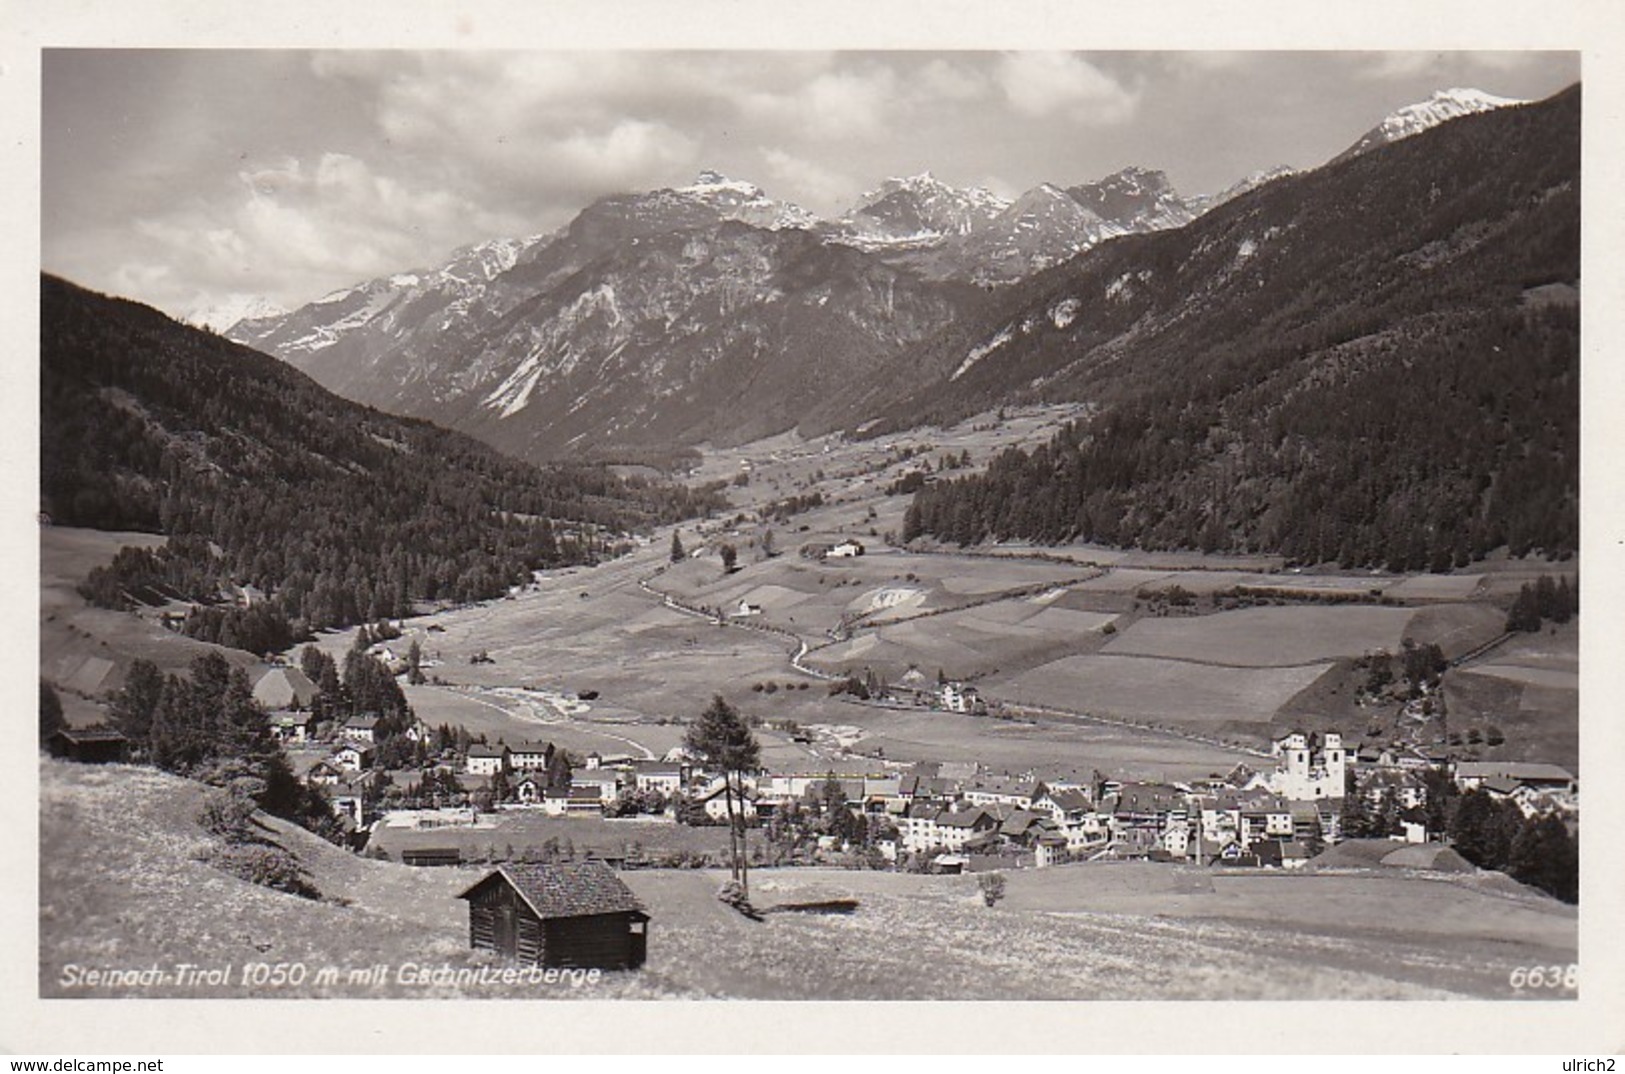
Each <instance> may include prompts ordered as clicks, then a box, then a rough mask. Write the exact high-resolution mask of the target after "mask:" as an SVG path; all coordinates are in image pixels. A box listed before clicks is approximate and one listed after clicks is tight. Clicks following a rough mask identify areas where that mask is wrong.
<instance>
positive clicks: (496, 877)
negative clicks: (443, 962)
mask: <svg viewBox="0 0 1625 1074" xmlns="http://www.w3.org/2000/svg"><path fill="white" fill-rule="evenodd" d="M457 897H458V898H460V899H466V900H468V934H469V945H470V946H471V947H473V948H476V949H479V950H486V951H495V952H496V953H497V954H499V955H502V956H504V957H507V958H510V959H514V960H515V961H518V962H523V963H529V964H531V965H536V966H572V967H586V968H597V969H606V970H624V969H636V968H638V967H639V966H641V965H643V963H644V960H645V959H646V958H647V956H648V925H649V914H648V912H647V911H646V910H645V909H644V908H643V904H642V903H640V902H639V901H638V898H637V896H636V895H634V894H633V893H632V890H631V889H630V888H628V887H627V886H626V885H625V884H624V883H622V882H621V879H620V878H619V877H617V876H616V875H615V874H614V872H613V871H611V870H610V868H609V866H607V865H605V864H604V863H603V862H601V861H587V862H579V863H575V864H568V865H565V864H558V865H528V864H520V863H507V864H503V865H500V866H498V867H497V868H496V869H495V870H493V871H492V872H490V873H488V874H486V876H485V877H484V878H482V879H481V880H480V881H478V882H477V883H475V884H474V885H473V886H472V887H470V888H468V889H467V890H466V891H464V892H463V893H462V894H460V895H459V896H457Z"/></svg>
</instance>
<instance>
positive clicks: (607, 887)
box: [458, 861, 644, 921]
mask: <svg viewBox="0 0 1625 1074" xmlns="http://www.w3.org/2000/svg"><path fill="white" fill-rule="evenodd" d="M498 877H500V878H502V879H503V880H506V881H507V882H508V883H509V884H511V885H513V888H514V890H515V891H517V892H518V893H519V896H520V897H521V898H522V899H524V900H525V902H526V903H527V904H528V905H529V906H530V908H531V909H532V910H534V911H536V916H537V917H540V918H542V919H543V920H544V921H545V920H549V919H552V918H560V917H587V916H590V915H593V914H619V913H626V912H628V911H630V912H633V913H643V912H644V910H643V904H642V903H640V902H638V899H637V896H635V895H633V894H632V889H630V888H628V887H627V886H626V885H625V884H623V883H622V882H621V880H620V878H619V877H617V876H616V875H615V874H614V873H613V872H612V871H611V870H610V868H609V866H607V865H605V864H604V863H603V862H601V861H587V862H578V863H575V864H571V865H528V864H516V863H513V862H509V863H506V864H503V865H500V866H498V867H497V869H496V871H495V872H492V873H490V874H489V875H487V876H486V877H485V878H484V879H483V880H481V881H480V882H479V883H477V884H475V885H474V886H473V887H470V888H469V889H468V890H466V891H464V892H463V893H462V894H461V895H459V896H458V898H460V899H466V898H468V897H469V896H470V895H472V894H473V893H474V892H475V891H476V890H478V889H479V888H481V887H484V886H485V885H486V884H488V883H491V882H493V881H494V880H496V879H497V878H498Z"/></svg>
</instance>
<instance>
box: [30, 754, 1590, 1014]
mask: <svg viewBox="0 0 1625 1074" xmlns="http://www.w3.org/2000/svg"><path fill="white" fill-rule="evenodd" d="M40 780H41V797H40V807H41V816H40V825H41V830H40V836H41V847H42V852H41V862H40V917H39V922H40V966H39V982H40V994H41V995H42V996H44V997H71V996H93V997H106V996H112V995H132V996H145V997H156V996H189V997H206V996H209V997H212V996H235V997H249V996H253V997H276V996H305V997H311V996H318V997H319V996H332V997H341V996H342V997H351V998H366V997H383V996H395V997H416V998H449V997H458V996H466V997H478V996H491V997H503V998H516V997H520V996H525V997H531V998H555V997H556V998H570V997H573V998H584V999H585V998H592V999H605V998H647V999H653V998H678V997H692V998H704V997H715V998H723V997H732V998H752V999H976V998H985V999H1094V998H1099V999H1412V998H1416V999H1421V998H1435V999H1437V998H1452V997H1476V998H1512V997H1514V996H1517V995H1521V994H1527V993H1518V992H1515V991H1514V990H1513V989H1512V988H1511V987H1510V986H1509V985H1508V983H1507V982H1508V976H1509V974H1510V972H1511V970H1512V969H1513V968H1514V967H1517V966H1530V965H1545V966H1550V965H1554V964H1563V965H1566V964H1568V963H1571V962H1573V961H1575V957H1576V955H1575V952H1576V942H1577V940H1576V915H1575V910H1574V908H1573V907H1567V906H1563V905H1562V904H1560V903H1557V902H1555V901H1553V900H1550V899H1546V898H1544V897H1542V896H1539V895H1536V894H1534V893H1531V892H1528V891H1526V890H1525V889H1522V888H1519V887H1517V885H1514V884H1512V883H1511V882H1510V881H1504V879H1503V878H1498V877H1485V876H1471V875H1468V876H1442V875H1434V876H1428V875H1425V874H1416V873H1409V872H1404V871H1395V870H1385V869H1381V868H1376V869H1364V870H1362V869H1349V870H1336V871H1333V872H1321V873H1318V874H1298V875H1281V874H1272V875H1260V874H1256V873H1255V874H1252V875H1246V876H1243V875H1234V876H1230V875H1224V874H1215V873H1212V872H1210V871H1198V870H1195V869H1184V868H1180V867H1176V866H1168V865H1152V864H1135V863H1122V864H1113V865H1084V866H1072V867H1062V868H1056V869H1048V870H1043V871H1026V872H1015V873H1011V874H1009V889H1008V894H1007V896H1006V898H1005V899H1004V901H1002V902H1001V903H999V904H998V906H997V907H995V908H993V909H988V908H986V907H984V906H983V905H982V903H981V900H980V898H979V897H978V895H977V889H976V882H975V878H974V877H926V876H913V875H906V874H893V873H856V872H842V871H832V870H813V869H799V870H778V871H760V872H758V873H756V874H753V889H754V894H755V896H756V901H757V903H758V904H759V905H773V904H775V903H779V902H795V901H806V900H812V899H817V898H828V897H832V896H839V895H848V896H854V897H856V898H857V899H858V900H860V903H861V905H860V907H859V909H858V910H857V912H856V913H854V914H852V915H851V916H849V917H836V916H827V917H821V916H814V915H798V914H779V915H773V916H770V917H769V918H768V919H767V920H766V921H764V922H762V923H752V922H750V921H747V920H746V919H744V918H742V917H740V916H738V915H737V914H734V913H733V912H732V911H730V910H727V909H725V908H724V907H722V906H721V904H719V903H718V902H717V901H716V900H715V898H714V897H713V893H714V892H715V890H716V888H717V884H718V882H719V878H718V876H717V875H716V874H714V873H706V872H677V871H648V872H632V873H627V874H624V875H625V879H626V881H627V883H628V884H630V885H631V886H632V887H633V889H634V890H635V891H636V892H637V893H638V895H639V897H640V898H641V899H642V900H643V901H644V903H645V905H646V906H647V907H648V909H649V911H650V913H651V915H652V918H653V920H652V923H651V925H650V941H649V963H648V965H647V966H646V967H645V969H644V970H642V971H641V972H638V973H633V974H613V973H612V974H606V975H604V976H603V978H602V979H601V980H598V981H595V982H578V983H575V984H574V986H573V985H572V982H570V981H569V980H565V981H561V982H557V983H554V984H551V985H549V984H531V985H522V984H507V985H504V984H500V983H498V984H492V985H486V984H467V983H465V984H464V985H461V986H459V985H457V984H455V983H453V984H435V983H432V982H431V983H428V984H415V983H408V982H407V981H404V980H402V974H403V973H408V974H410V973H412V972H414V971H413V970H412V969H410V967H416V971H417V972H421V971H422V970H423V969H430V970H433V969H437V968H439V967H442V966H450V967H453V968H457V967H463V968H469V967H476V968H477V967H480V966H487V967H495V966H496V965H497V964H496V963H494V962H493V961H491V960H489V959H488V958H487V956H485V955H483V954H477V953H474V952H470V951H468V950H467V948H466V929H467V916H466V910H465V904H463V903H461V902H459V901H457V899H456V895H457V893H458V892H459V891H461V890H463V889H464V888H465V887H466V886H467V885H468V884H470V883H471V882H472V881H473V880H474V879H476V878H477V877H478V876H480V875H483V874H482V872H481V871H480V870H476V869H470V868H464V869H413V868H409V867H406V866H402V865H397V864H393V863H389V862H375V861H367V860H363V859H360V858H357V857H354V856H352V855H350V854H347V853H345V852H344V851H341V850H338V849H335V848H333V847H331V846H329V845H327V844H326V843H323V842H321V841H320V840H318V839H316V838H315V837H314V836H311V835H309V834H308V833H306V832H303V831H301V830H298V829H294V828H290V827H287V826H285V825H283V824H281V823H280V822H277V821H272V820H265V821H264V829H263V833H262V834H263V835H264V837H265V838H267V839H269V840H273V841H275V842H276V843H278V844H280V845H281V846H283V847H284V848H286V849H287V850H289V851H290V852H292V853H293V854H295V855H296V856H297V857H298V858H299V860H300V863H301V865H302V867H303V869H304V870H305V872H306V874H307V876H308V879H309V881H310V882H311V883H312V884H313V885H314V886H315V887H316V888H318V889H319V890H320V891H321V893H322V896H323V897H322V899H320V900H311V899H306V898H301V897H299V896H295V895H287V894H282V893H279V892H277V891H273V890H271V889H268V888H263V887H257V886H255V885H252V884H249V883H246V882H244V881H241V880H238V879H236V878H235V877H233V876H231V875H228V874H227V873H225V872H222V871H220V870H219V869H217V868H215V867H214V866H213V865H211V864H209V863H208V861H207V856H208V852H209V850H210V844H211V842H212V841H213V839H214V837H213V836H211V835H209V834H208V833H206V832H205V831H204V830H203V829H201V828H200V827H199V826H198V823H197V821H196V815H197V812H198V809H199V807H200V806H201V803H202V800H203V796H204V788H202V787H201V786H199V785H197V784H194V783H190V782H188V781H185V780H181V779H177V778H175V777H171V776H167V775H164V774H162V773H158V772H155V771H151V770H147V769H140V768H131V767H123V766H106V767H96V768H92V767H81V766H76V765H71V764H66V763H62V762H57V761H43V762H42V763H41V768H40ZM251 963H266V964H272V965H275V964H277V963H284V964H289V965H290V967H291V966H294V965H297V966H302V967H304V969H303V974H304V980H303V982H302V983H301V984H298V985H284V986H280V987H279V986H276V985H274V984H270V983H266V984H261V985H254V984H251V983H247V982H245V980H244V974H245V972H251V971H249V970H248V969H247V967H248V966H249V964H251ZM182 965H190V966H195V967H198V968H199V969H200V970H203V971H212V972H214V973H217V974H222V975H223V976H224V977H225V978H226V979H225V981H224V982H223V983H218V984H217V983H213V982H211V981H210V980H208V979H206V978H201V977H198V976H196V975H194V977H193V978H191V979H188V978H187V977H186V975H185V974H183V973H181V972H178V971H177V970H176V967H178V966H182ZM70 966H73V967H78V969H77V970H69V969H68V967H70ZM378 966H383V967H385V969H384V971H383V972H382V973H381V974H379V975H377V976H376V977H373V976H366V977H365V979H363V978H362V977H358V978H357V979H356V980H355V981H351V980H350V971H351V970H357V971H362V972H363V974H364V973H365V971H367V970H368V969H370V968H372V967H378ZM152 967H156V968H158V969H159V970H161V971H164V973H165V974H166V975H167V980H166V981H164V982H163V983H156V984H154V983H140V982H135V983H129V984H122V985H118V986H113V987H107V986H101V985H88V984H86V983H85V982H86V981H87V980H88V977H87V975H86V972H85V971H87V970H89V969H96V970H109V969H111V970H140V969H148V968H152ZM227 967H229V970H227ZM327 967H333V968H335V969H336V970H337V971H338V972H337V980H336V981H330V982H328V983H318V976H319V975H320V971H321V970H322V969H324V968H327ZM1568 994H1569V995H1572V993H1568ZM1537 998H1558V997H1557V996H1555V995H1553V994H1552V993H1550V992H1546V993H1544V994H1542V995H1541V996H1539V997H1537Z"/></svg>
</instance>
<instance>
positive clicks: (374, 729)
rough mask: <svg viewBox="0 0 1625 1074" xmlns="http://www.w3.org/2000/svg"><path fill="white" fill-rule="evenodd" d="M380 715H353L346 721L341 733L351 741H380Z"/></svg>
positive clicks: (368, 743) (370, 742) (370, 743)
mask: <svg viewBox="0 0 1625 1074" xmlns="http://www.w3.org/2000/svg"><path fill="white" fill-rule="evenodd" d="M378 724H379V717H378V716H377V715H376V714H372V713H368V714H364V715H360V716H351V717H350V718H349V719H348V720H345V721H344V726H343V728H341V729H340V731H339V733H340V734H341V735H343V736H344V737H345V738H346V739H348V740H349V741H351V742H364V743H366V744H367V745H369V746H370V745H373V744H374V743H376V742H377V741H378Z"/></svg>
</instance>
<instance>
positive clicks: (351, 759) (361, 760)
mask: <svg viewBox="0 0 1625 1074" xmlns="http://www.w3.org/2000/svg"><path fill="white" fill-rule="evenodd" d="M333 763H334V764H336V765H337V766H338V767H339V768H340V769H341V770H342V771H345V772H361V771H365V770H366V767H367V766H368V765H369V764H371V763H372V747H370V746H367V745H365V744H364V743H360V742H346V743H345V744H344V745H342V746H340V747H339V748H338V752H336V753H334V754H333Z"/></svg>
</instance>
